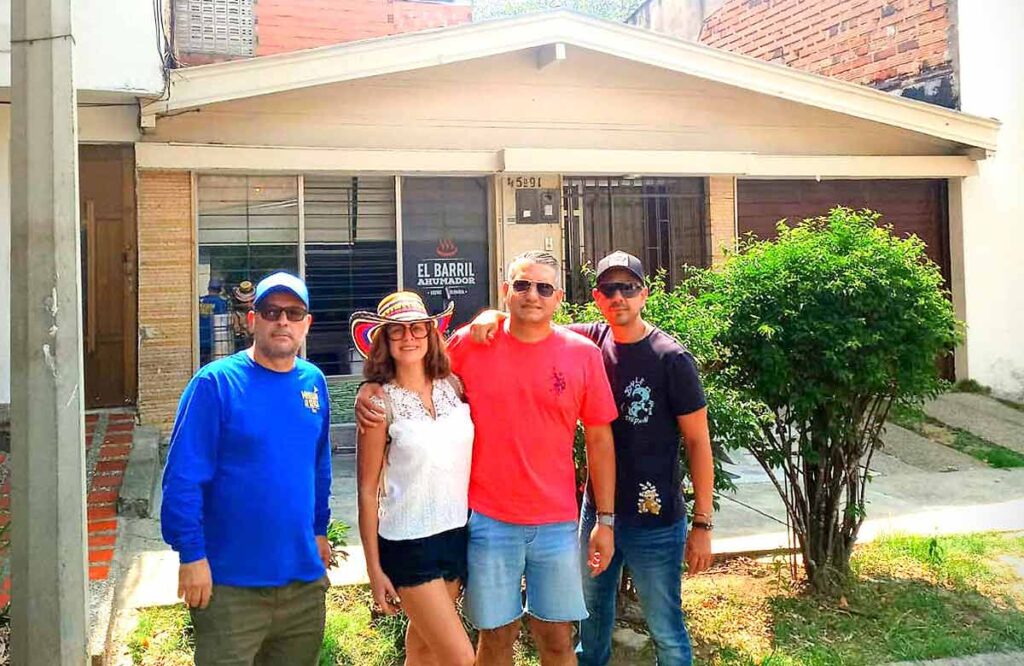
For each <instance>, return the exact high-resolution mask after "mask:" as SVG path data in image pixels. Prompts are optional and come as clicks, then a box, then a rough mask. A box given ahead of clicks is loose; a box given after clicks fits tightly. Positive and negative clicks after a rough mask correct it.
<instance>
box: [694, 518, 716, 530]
mask: <svg viewBox="0 0 1024 666" xmlns="http://www.w3.org/2000/svg"><path fill="white" fill-rule="evenodd" d="M690 527H695V528H697V529H701V530H706V531H708V532H710V531H711V530H713V529H715V526H714V525H713V524H712V523H705V522H703V521H699V520H695V521H693V522H692V523H690Z"/></svg>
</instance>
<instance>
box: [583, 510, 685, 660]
mask: <svg viewBox="0 0 1024 666" xmlns="http://www.w3.org/2000/svg"><path fill="white" fill-rule="evenodd" d="M594 521H595V516H594V512H593V506H592V505H591V504H590V502H589V501H587V499H586V498H585V499H584V501H583V512H582V515H581V516H580V547H581V550H582V554H583V558H584V560H585V559H586V555H587V541H588V539H589V538H590V531H591V530H592V529H593V527H594ZM685 545H686V518H683V519H681V520H679V521H678V522H676V523H675V524H673V525H669V526H667V527H656V528H641V527H631V526H628V525H620V524H616V525H615V556H614V557H613V558H612V563H611V565H610V566H609V567H608V569H607V570H605V572H604V573H602V574H601V575H600V576H598V577H596V578H591V577H590V576H589V575H588V574H587V571H589V568H588V567H587V566H586V562H584V564H583V572H584V573H583V596H584V597H585V598H586V600H587V611H588V612H589V613H590V617H589V618H587V619H586V620H583V621H582V622H580V643H579V645H578V646H577V648H576V652H577V656H578V657H579V664H580V666H604V665H605V664H607V663H608V661H609V660H610V659H611V655H612V631H613V630H614V629H615V599H616V593H617V592H618V590H619V582H620V580H621V578H622V565H623V564H625V565H626V566H627V567H629V571H630V573H631V574H632V576H633V583H634V584H635V585H636V591H637V593H638V594H639V596H640V605H641V607H642V608H643V612H644V618H645V619H646V620H647V628H648V629H649V630H650V632H651V638H652V639H654V646H655V654H656V655H657V663H658V666H691V664H692V663H693V649H692V647H691V646H690V635H689V634H688V633H687V631H686V623H685V621H684V619H683V610H682V599H681V592H680V586H681V584H682V575H683V573H682V572H683V549H684V547H685Z"/></svg>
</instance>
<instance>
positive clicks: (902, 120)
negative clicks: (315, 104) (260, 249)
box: [143, 10, 999, 151]
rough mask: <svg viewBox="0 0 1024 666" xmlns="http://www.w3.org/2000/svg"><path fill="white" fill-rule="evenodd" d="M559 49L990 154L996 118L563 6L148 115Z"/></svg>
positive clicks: (329, 55) (296, 71) (387, 44)
mask: <svg viewBox="0 0 1024 666" xmlns="http://www.w3.org/2000/svg"><path fill="white" fill-rule="evenodd" d="M555 43H563V44H569V45H572V46H575V47H578V48H583V49H588V50H592V51H597V52H600V53H605V54H608V55H612V56H616V57H621V58H624V59H627V60H632V61H635V62H640V63H643V64H647V65H651V66H654V67H659V68H662V69H667V70H670V71H675V72H678V73H681V74H686V75H690V76H695V77H698V78H702V79H706V80H710V81H716V82H720V83H724V84H727V85H732V86H737V87H740V88H744V89H747V90H751V91H753V92H758V93H761V94H765V95H770V96H773V97H779V98H782V99H787V100H790V101H795V102H799V103H802V104H807V105H810V106H814V107H818V108H822V109H826V110H830V111H835V112H838V113H843V114H846V115H850V116H854V117H858V118H862V119H865V120H870V121H873V122H879V123H883V124H886V125H890V126H895V127H900V128H903V129H907V130H910V131H914V132H919V133H922V134H926V135H929V136H933V137H936V138H940V139H945V140H948V141H953V142H956V143H960V144H963V145H964V146H966V147H969V148H982V149H984V150H986V151H993V150H995V147H996V135H997V132H998V129H999V122H998V121H997V120H993V119H990V118H981V117H979V116H973V115H970V114H965V113H961V112H958V111H951V110H949V109H945V108H942V107H938V106H935V105H932V104H927V103H924V102H919V101H917V100H909V99H905V98H901V97H896V96H894V95H890V94H888V93H884V92H881V91H878V90H874V89H872V88H868V87H867V86H862V85H858V84H855V83H849V82H846V81H839V80H836V79H831V78H828V77H824V76H819V75H815V74H809V73H806V72H802V71H799V70H796V69H793V68H790V67H786V66H784V65H778V64H774V63H768V62H763V61H761V60H757V59H755V58H751V57H748V56H743V55H738V54H735V53H730V52H727V51H723V50H720V49H716V48H712V47H708V46H704V45H701V44H695V43H692V42H687V41H683V40H679V39H675V38H673V37H669V36H667V35H661V34H658V33H655V32H651V31H648V30H644V29H641V28H637V27H633V26H627V25H624V24H619V23H613V22H610V21H602V20H599V19H593V18H590V17H584V16H581V15H578V14H573V13H571V12H567V11H565V10H557V11H553V12H541V13H539V14H529V15H526V16H521V17H515V18H511V19H500V20H493V21H484V22H480V23H470V24H465V25H460V26H454V27H450V28H440V29H435V30H427V31H423V32H415V33H406V34H403V35H395V36H390V37H383V38H378V39H371V40H365V41H360V42H351V43H347V44H340V45H336V46H327V47H321V48H316V49H308V50H305V51H296V52H293V53H286V54H280V55H274V56H263V57H259V58H252V59H249V60H241V61H231V62H225V63H217V64H213V65H203V66H200V67H192V68H188V69H182V70H177V71H175V72H173V73H172V75H171V93H170V96H169V98H168V99H165V100H159V101H156V102H150V103H143V114H144V115H146V116H150V117H152V116H155V115H160V114H165V113H169V112H173V111H176V110H182V109H190V108H195V107H199V106H204V105H207V104H214V103H218V102H225V101H230V100H235V99H244V98H247V97H254V96H259V95H267V94H273V93H279V92H284V91H288V90H297V89H301V88H306V87H312V86H318V85H327V84H331V83H340V82H343V81H350V80H354V79H361V78H367V77H371V76H379V75H384V74H393V73H397V72H402V71H412V70H417V69H423V68H427V67H434V66H438V65H444V64H450V63H455V62H462V61H466V60H473V59H477V58H486V57H489V56H495V55H500V54H502V53H509V52H513V51H519V50H523V49H529V48H536V47H540V46H545V45H548V44H555Z"/></svg>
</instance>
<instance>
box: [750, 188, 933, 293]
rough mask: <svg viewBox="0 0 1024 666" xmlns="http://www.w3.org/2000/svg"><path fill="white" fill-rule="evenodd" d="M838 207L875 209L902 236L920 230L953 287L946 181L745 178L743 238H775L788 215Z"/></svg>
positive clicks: (793, 217) (812, 214)
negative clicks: (950, 276) (751, 235)
mask: <svg viewBox="0 0 1024 666" xmlns="http://www.w3.org/2000/svg"><path fill="white" fill-rule="evenodd" d="M837 205H842V206H846V207H847V208H854V209H861V208H870V209H871V210H874V211H878V212H879V213H881V214H882V222H883V223H886V224H891V225H893V227H894V229H895V231H896V233H897V234H899V235H901V236H908V235H910V234H916V235H917V236H918V237H919V238H920V239H921V240H923V241H924V243H925V245H926V246H927V248H928V256H929V257H930V258H931V259H932V261H934V262H935V263H936V264H938V265H939V267H940V268H941V269H942V275H943V277H945V278H946V284H947V287H948V285H949V225H948V223H947V217H946V211H947V205H946V181H944V180H824V181H821V182H817V181H813V180H741V181H739V183H738V184H737V211H736V214H737V224H738V230H739V233H740V235H741V236H743V235H745V234H747V233H748V232H749V233H753V234H754V235H756V236H758V237H759V238H774V237H775V225H776V224H777V223H778V221H779V220H781V219H782V218H786V219H789V220H793V221H795V220H801V219H803V218H806V217H817V216H819V215H824V214H825V213H827V212H828V210H829V209H830V208H833V207H835V206H837Z"/></svg>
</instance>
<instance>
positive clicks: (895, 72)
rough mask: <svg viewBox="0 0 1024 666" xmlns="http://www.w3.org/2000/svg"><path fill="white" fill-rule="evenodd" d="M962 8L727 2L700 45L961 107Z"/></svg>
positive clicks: (883, 2) (946, 1) (947, 1)
mask: <svg viewBox="0 0 1024 666" xmlns="http://www.w3.org/2000/svg"><path fill="white" fill-rule="evenodd" d="M955 3H956V0H726V2H725V3H724V4H723V5H722V6H721V7H720V8H719V9H718V10H717V11H715V12H713V13H712V14H711V15H710V16H708V17H706V19H705V20H704V26H703V29H702V30H701V34H700V41H701V42H702V43H704V44H707V45H709V46H714V47H718V48H722V49H725V50H727V51H735V52H737V53H742V54H744V55H749V56H753V57H755V58H760V59H762V60H768V61H771V62H777V63H781V64H785V65H789V66H791V67H796V68H797V69H802V70H805V71H808V72H813V73H815V74H823V75H825V76H834V77H836V78H840V79H843V80H846V81H853V82H855V83H861V84H866V85H870V86H873V87H876V88H879V89H881V90H886V91H898V92H901V93H902V94H903V95H904V96H907V97H914V98H916V99H925V100H926V101H931V102H934V103H937V104H942V105H944V106H953V107H955V106H956V105H957V101H956V90H955V84H954V80H953V76H952V72H953V53H954V52H955V30H954V28H953V26H955Z"/></svg>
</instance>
